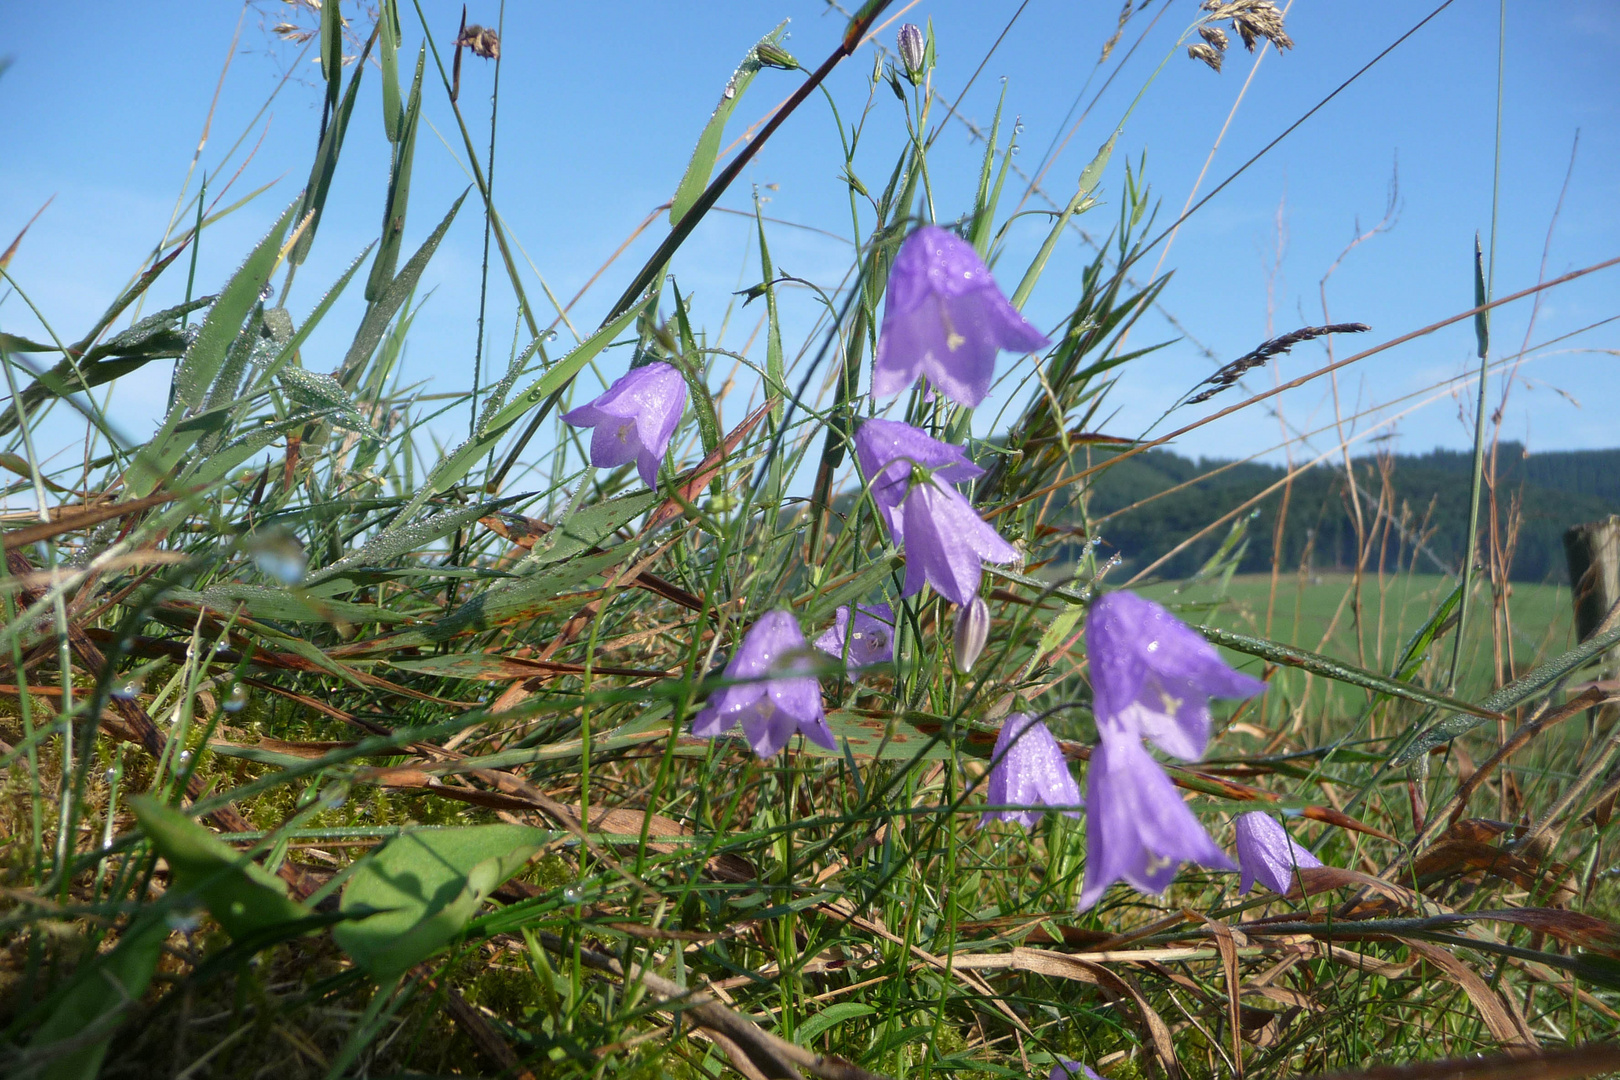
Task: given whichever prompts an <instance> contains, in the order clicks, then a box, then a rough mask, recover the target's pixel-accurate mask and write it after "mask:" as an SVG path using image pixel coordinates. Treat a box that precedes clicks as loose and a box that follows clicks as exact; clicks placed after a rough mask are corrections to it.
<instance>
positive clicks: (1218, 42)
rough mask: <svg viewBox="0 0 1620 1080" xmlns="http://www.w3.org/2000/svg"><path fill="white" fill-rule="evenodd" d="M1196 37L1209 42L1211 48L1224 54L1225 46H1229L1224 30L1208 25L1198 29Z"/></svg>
mask: <svg viewBox="0 0 1620 1080" xmlns="http://www.w3.org/2000/svg"><path fill="white" fill-rule="evenodd" d="M1198 36H1199V37H1201V38H1203V39H1204V40H1205V41H1207V42H1209V44H1210V46H1211V47H1212V48H1215V49H1219V50H1220V51H1221V52H1225V51H1226V46H1227V45H1229V44H1230V41H1228V39H1227V37H1226V31H1225V30H1222V29H1221V28H1220V27H1218V26H1211V25H1210V24H1208V23H1205V24H1204V25H1203V26H1200V27H1199V28H1198Z"/></svg>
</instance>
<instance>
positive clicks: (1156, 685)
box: [1086, 592, 1266, 761]
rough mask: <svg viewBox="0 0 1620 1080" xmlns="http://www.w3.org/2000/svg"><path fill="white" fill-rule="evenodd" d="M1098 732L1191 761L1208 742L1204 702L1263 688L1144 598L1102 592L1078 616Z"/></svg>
mask: <svg viewBox="0 0 1620 1080" xmlns="http://www.w3.org/2000/svg"><path fill="white" fill-rule="evenodd" d="M1086 652H1087V654H1088V656H1089V658H1090V661H1091V689H1092V694H1093V699H1094V704H1095V707H1096V715H1097V727H1098V730H1099V731H1101V732H1102V734H1103V735H1104V736H1105V737H1106V736H1108V735H1110V734H1120V735H1130V736H1131V737H1132V738H1134V737H1136V736H1138V735H1139V736H1142V737H1144V738H1147V739H1150V740H1152V741H1153V742H1154V743H1156V744H1157V745H1158V746H1159V748H1160V749H1161V750H1163V751H1164V752H1165V753H1167V754H1171V755H1173V756H1175V757H1178V758H1182V759H1185V760H1189V761H1191V760H1195V759H1197V758H1199V757H1201V756H1202V755H1203V753H1204V747H1205V746H1206V745H1208V743H1209V722H1210V721H1209V699H1210V698H1212V697H1231V698H1246V697H1253V696H1254V695H1255V694H1258V693H1261V692H1262V691H1264V690H1265V688H1266V684H1265V683H1263V682H1261V681H1260V680H1259V679H1254V678H1250V677H1249V676H1247V675H1244V674H1243V673H1241V672H1239V671H1234V670H1233V669H1232V668H1230V667H1228V666H1227V664H1226V661H1224V660H1222V659H1221V657H1220V654H1219V653H1217V652H1216V651H1215V646H1213V645H1211V644H1210V643H1209V642H1208V641H1205V640H1204V638H1203V636H1202V635H1200V634H1199V633H1198V632H1197V631H1196V630H1193V629H1192V628H1191V627H1189V626H1188V625H1187V624H1185V623H1183V622H1182V621H1181V620H1180V619H1178V618H1176V617H1175V616H1174V615H1172V614H1170V612H1168V611H1166V610H1165V609H1164V608H1162V607H1160V606H1159V605H1158V604H1155V603H1154V602H1153V601H1151V600H1147V599H1144V598H1142V597H1140V596H1137V595H1136V594H1134V593H1128V592H1115V593H1109V594H1108V595H1107V596H1104V597H1103V598H1102V599H1100V600H1098V601H1097V602H1096V603H1094V604H1092V605H1091V611H1090V612H1089V613H1088V614H1087V616H1086Z"/></svg>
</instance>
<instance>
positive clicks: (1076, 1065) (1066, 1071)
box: [1046, 1057, 1103, 1080]
mask: <svg viewBox="0 0 1620 1080" xmlns="http://www.w3.org/2000/svg"><path fill="white" fill-rule="evenodd" d="M1046 1080H1103V1078H1102V1077H1100V1076H1098V1075H1097V1074H1096V1073H1095V1072H1093V1071H1092V1070H1091V1066H1089V1065H1082V1064H1081V1063H1080V1062H1078V1061H1074V1060H1072V1059H1070V1058H1066V1057H1060V1058H1058V1059H1057V1064H1056V1065H1053V1066H1052V1075H1050V1076H1048V1077H1047V1078H1046Z"/></svg>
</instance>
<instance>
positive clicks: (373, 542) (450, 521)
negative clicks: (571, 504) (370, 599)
mask: <svg viewBox="0 0 1620 1080" xmlns="http://www.w3.org/2000/svg"><path fill="white" fill-rule="evenodd" d="M519 498H522V496H510V497H508V498H504V499H491V500H489V501H488V502H481V503H473V504H472V505H471V506H458V507H456V508H454V509H452V510H441V511H439V512H438V513H437V514H431V515H429V516H428V517H425V518H423V519H422V520H421V521H418V522H416V523H415V524H412V525H404V526H398V527H395V526H390V527H388V528H386V529H384V530H383V531H382V532H379V533H377V534H376V535H375V536H373V537H372V538H371V539H369V540H367V541H366V542H365V543H364V544H361V545H360V546H359V547H358V548H356V549H354V550H353V551H351V552H349V553H348V554H347V555H345V556H343V557H342V558H341V559H339V560H337V562H334V563H332V564H331V565H329V566H323V567H321V569H319V570H317V571H316V572H314V573H312V574H310V575H309V577H308V578H307V579H306V580H307V582H308V584H311V585H313V584H315V583H317V582H320V581H325V580H326V579H327V578H329V577H332V576H333V575H335V574H338V573H340V572H342V571H344V570H346V569H349V568H350V567H356V566H372V565H375V564H377V563H382V562H385V561H387V560H389V559H392V558H394V557H396V556H399V555H404V554H406V553H407V552H411V551H416V550H418V549H419V548H422V547H425V546H427V545H428V544H431V543H433V542H434V541H435V540H440V539H443V538H444V537H446V536H449V535H450V534H451V533H453V532H455V531H456V530H457V529H460V528H463V527H465V526H467V525H470V524H472V523H473V522H475V521H477V520H478V519H479V518H481V517H484V516H485V515H487V514H490V513H493V512H494V511H496V510H499V509H500V508H501V507H503V506H508V505H510V504H511V503H513V502H515V501H516V500H517V499H519ZM403 518H404V515H403V514H401V515H400V520H402V519H403Z"/></svg>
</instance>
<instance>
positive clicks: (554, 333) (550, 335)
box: [546, 330, 557, 342]
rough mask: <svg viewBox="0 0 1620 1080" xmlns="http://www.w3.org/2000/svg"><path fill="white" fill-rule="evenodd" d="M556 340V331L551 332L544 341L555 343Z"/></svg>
mask: <svg viewBox="0 0 1620 1080" xmlns="http://www.w3.org/2000/svg"><path fill="white" fill-rule="evenodd" d="M556 340H557V331H555V330H553V331H552V332H551V333H549V334H547V335H546V341H548V342H552V341H556Z"/></svg>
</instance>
